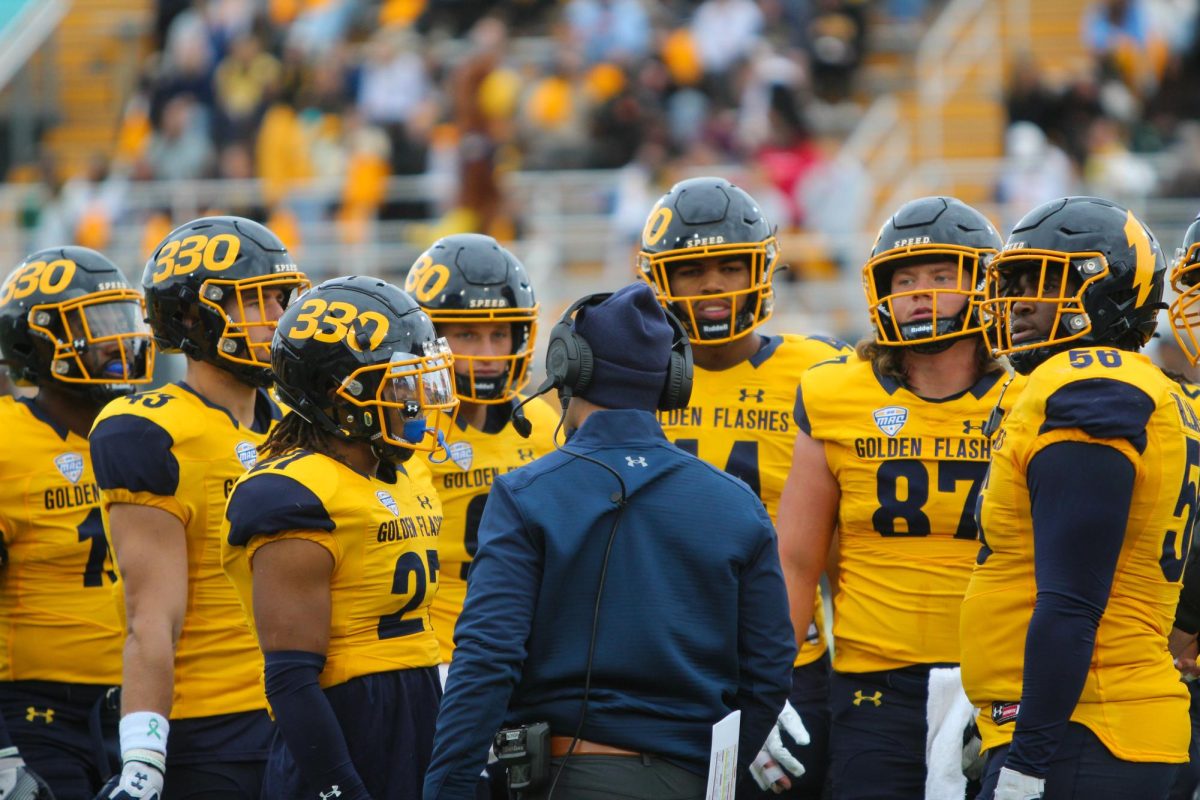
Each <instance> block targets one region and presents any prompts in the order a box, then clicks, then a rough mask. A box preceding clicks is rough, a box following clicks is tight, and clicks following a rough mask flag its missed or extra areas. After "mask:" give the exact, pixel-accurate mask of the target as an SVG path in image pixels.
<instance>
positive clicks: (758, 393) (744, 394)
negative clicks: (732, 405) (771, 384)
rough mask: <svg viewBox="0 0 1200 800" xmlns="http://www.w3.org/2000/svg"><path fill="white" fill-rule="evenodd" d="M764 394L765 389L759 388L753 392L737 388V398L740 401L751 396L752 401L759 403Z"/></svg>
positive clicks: (744, 400) (765, 392)
mask: <svg viewBox="0 0 1200 800" xmlns="http://www.w3.org/2000/svg"><path fill="white" fill-rule="evenodd" d="M766 394H767V390H766V389H759V390H757V391H755V392H748V391H746V390H745V389H738V400H740V401H741V402H743V403H744V402H746V401H747V400H749V399H750V398H751V397H753V398H754V402H756V403H761V402H762V401H763V398H764V397H765V396H766Z"/></svg>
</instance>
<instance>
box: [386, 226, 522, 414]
mask: <svg viewBox="0 0 1200 800" xmlns="http://www.w3.org/2000/svg"><path fill="white" fill-rule="evenodd" d="M404 290H405V291H406V292H408V293H409V294H411V295H412V296H413V297H414V298H415V299H416V301H417V302H418V303H420V304H421V308H423V309H425V313H427V314H428V315H429V318H430V319H432V320H433V324H434V325H436V326H441V325H445V324H455V323H461V324H479V323H488V322H492V323H508V324H510V325H511V326H512V351H511V352H510V353H508V354H506V355H487V356H472V355H465V354H463V353H455V354H454V361H455V363H456V365H459V366H460V368H461V365H463V364H465V365H466V370H465V371H463V372H456V373H455V376H454V379H455V388H456V389H457V391H458V396H459V398H460V399H462V400H469V401H470V402H473V403H483V404H496V403H506V402H509V401H510V400H512V399H513V398H514V397H516V395H517V392H519V391H520V390H521V389H523V388H524V387H525V385H526V384H527V383H529V362H530V360H531V359H532V358H533V343H534V340H535V338H536V336H537V315H538V304H537V300H535V299H534V295H533V287H532V286H531V285H530V283H529V276H528V274H526V272H525V266H524V265H523V264H522V263H521V262H520V261H519V260H518V259H517V257H516V256H514V255H513V254H512V253H510V252H509V251H508V250H506V249H505V248H504V247H502V246H500V243H499V242H497V241H496V240H495V239H493V238H492V237H490V236H484V235H482V234H478V233H458V234H454V235H452V236H446V237H443V238H441V239H438V240H437V241H436V242H434V243H433V244H432V245H431V246H430V248H429V249H428V250H426V251H425V252H424V253H422V254H421V255H420V256H419V257H418V258H417V260H416V262H415V263H414V264H413V266H412V269H410V270H409V271H408V277H407V278H406V279H405V281H404ZM439 330H441V329H440V328H439ZM500 367H502V368H503V369H499V368H500Z"/></svg>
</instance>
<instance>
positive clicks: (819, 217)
mask: <svg viewBox="0 0 1200 800" xmlns="http://www.w3.org/2000/svg"><path fill="white" fill-rule="evenodd" d="M817 146H818V148H819V151H820V153H821V157H820V158H819V159H818V160H817V162H816V164H815V165H814V167H813V169H812V170H811V171H810V172H809V173H808V174H807V175H806V176H805V178H804V180H803V181H802V182H800V183H798V184H797V185H796V194H797V199H798V202H799V205H800V206H801V207H802V208H803V209H804V220H805V229H806V230H808V231H811V232H813V233H814V234H817V235H819V236H820V237H821V239H822V240H823V241H824V245H825V249H826V251H827V255H828V257H829V258H832V259H833V261H834V263H835V264H836V265H837V266H838V267H839V268H840V269H842V270H847V269H857V267H858V266H859V265H860V263H861V261H862V257H863V254H862V251H861V249H860V242H859V235H860V233H861V232H862V230H863V229H864V228H865V227H866V226H867V225H868V224H869V221H868V219H867V214H868V213H869V211H870V208H871V197H872V194H873V192H874V191H875V185H874V184H873V183H872V181H871V177H870V175H868V174H867V170H866V167H864V166H863V165H862V164H861V163H860V162H859V161H857V160H856V159H854V158H853V157H851V156H849V155H847V154H846V153H845V152H844V151H843V150H842V148H841V141H840V140H838V139H836V138H834V137H830V136H823V137H820V138H819V139H818V140H817ZM790 257H791V258H792V260H794V261H800V262H801V269H803V258H802V255H801V254H799V253H793V254H791V256H790ZM800 277H802V275H801V276H800ZM851 341H853V339H851Z"/></svg>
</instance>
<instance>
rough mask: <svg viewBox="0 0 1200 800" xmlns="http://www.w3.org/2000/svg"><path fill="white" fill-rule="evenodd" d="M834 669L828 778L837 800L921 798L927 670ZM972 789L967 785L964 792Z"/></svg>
mask: <svg viewBox="0 0 1200 800" xmlns="http://www.w3.org/2000/svg"><path fill="white" fill-rule="evenodd" d="M952 666H955V665H954V664H915V665H913V666H911V667H901V668H899V669H890V670H883V671H881V672H856V673H850V672H834V673H833V676H832V678H830V682H829V686H830V688H829V704H830V707H831V709H832V713H833V719H832V722H831V724H830V780H831V783H832V787H833V797H835V798H837V800H868V798H869V800H923V798H924V797H925V741H926V739H927V738H928V734H929V724H928V722H927V721H926V715H927V706H928V703H929V670H930V669H932V668H934V667H952ZM973 788H974V787H971V786H968V787H967V792H968V796H972V795H973Z"/></svg>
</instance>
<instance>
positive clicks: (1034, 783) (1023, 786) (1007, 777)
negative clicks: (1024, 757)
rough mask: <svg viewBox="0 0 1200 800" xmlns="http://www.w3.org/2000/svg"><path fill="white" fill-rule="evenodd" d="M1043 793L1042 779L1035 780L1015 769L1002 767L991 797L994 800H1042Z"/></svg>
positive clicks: (1043, 780) (1043, 781) (1043, 783)
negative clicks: (994, 791)
mask: <svg viewBox="0 0 1200 800" xmlns="http://www.w3.org/2000/svg"><path fill="white" fill-rule="evenodd" d="M1045 791H1046V780H1045V779H1044V778H1035V777H1033V776H1032V775H1026V774H1024V773H1022V772H1017V771H1016V770H1015V769H1009V768H1008V767H1002V768H1001V769H1000V780H998V781H996V793H995V794H994V795H992V797H993V798H994V800H1042V794H1043V793H1044V792H1045Z"/></svg>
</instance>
